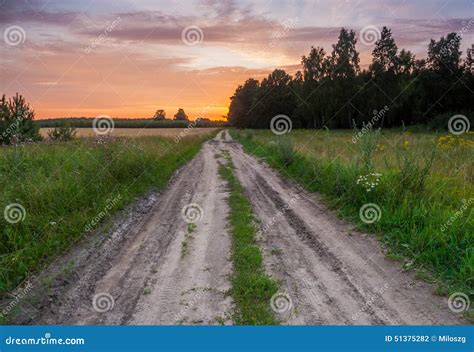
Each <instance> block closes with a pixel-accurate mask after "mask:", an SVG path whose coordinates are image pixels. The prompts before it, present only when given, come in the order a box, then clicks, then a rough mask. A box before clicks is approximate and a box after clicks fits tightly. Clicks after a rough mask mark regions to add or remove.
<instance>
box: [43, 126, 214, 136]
mask: <svg viewBox="0 0 474 352" xmlns="http://www.w3.org/2000/svg"><path fill="white" fill-rule="evenodd" d="M52 129H53V128H41V129H40V133H41V135H42V136H43V137H45V138H46V137H48V131H50V130H52ZM217 129H218V128H217V127H202V128H186V127H185V128H115V129H113V130H112V131H111V133H110V134H111V135H112V136H114V137H133V138H139V137H146V136H160V137H167V138H174V137H178V136H196V135H202V134H207V133H211V132H214V131H216V130H217ZM76 136H77V137H94V136H95V132H94V129H92V128H76Z"/></svg>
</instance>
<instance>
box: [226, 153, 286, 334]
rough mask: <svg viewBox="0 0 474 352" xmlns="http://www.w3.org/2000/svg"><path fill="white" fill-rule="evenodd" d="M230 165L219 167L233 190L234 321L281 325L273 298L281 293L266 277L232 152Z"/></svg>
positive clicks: (252, 218) (228, 160) (231, 194)
mask: <svg viewBox="0 0 474 352" xmlns="http://www.w3.org/2000/svg"><path fill="white" fill-rule="evenodd" d="M224 157H225V158H226V160H227V164H226V165H224V164H221V165H220V166H219V173H220V175H221V176H222V177H223V178H224V179H225V180H226V181H227V184H228V187H229V189H230V196H229V205H230V228H231V233H232V239H233V240H232V260H233V264H234V273H233V276H232V289H231V294H232V296H233V298H234V301H235V304H236V307H237V311H236V313H235V317H234V322H235V323H236V324H244V325H266V324H277V321H276V320H275V318H274V316H273V314H272V311H271V309H270V299H271V297H272V295H274V294H275V293H276V292H277V291H278V285H277V283H276V282H275V281H274V280H273V279H271V278H270V277H269V276H267V275H266V274H265V271H264V268H263V258H262V253H261V252H260V249H259V247H258V246H257V243H256V239H255V236H256V229H255V225H254V217H253V213H252V207H251V205H250V203H249V201H248V199H247V198H246V197H245V195H244V193H243V190H242V187H241V185H240V184H239V182H238V180H237V178H236V177H235V175H234V167H233V164H232V160H231V159H230V157H229V155H228V153H224Z"/></svg>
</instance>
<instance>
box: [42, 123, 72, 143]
mask: <svg viewBox="0 0 474 352" xmlns="http://www.w3.org/2000/svg"><path fill="white" fill-rule="evenodd" d="M48 137H49V138H50V139H52V140H53V141H62V142H67V141H72V140H73V139H74V138H76V128H75V127H71V126H67V125H66V126H61V127H55V128H53V129H52V130H49V131H48Z"/></svg>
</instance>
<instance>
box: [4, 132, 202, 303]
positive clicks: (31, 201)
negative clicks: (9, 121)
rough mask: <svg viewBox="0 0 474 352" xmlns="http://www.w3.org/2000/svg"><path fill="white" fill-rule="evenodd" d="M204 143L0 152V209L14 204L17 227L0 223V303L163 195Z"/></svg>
mask: <svg viewBox="0 0 474 352" xmlns="http://www.w3.org/2000/svg"><path fill="white" fill-rule="evenodd" d="M209 137H210V135H202V136H192V137H186V138H185V139H183V140H182V141H181V142H180V143H174V142H173V140H171V139H165V138H160V137H143V138H140V139H128V138H115V139H106V141H105V142H104V143H97V142H96V141H95V140H94V139H92V138H90V139H87V138H86V139H79V140H75V141H73V142H70V143H54V144H46V143H40V144H35V145H26V146H21V147H7V148H3V149H1V150H0V178H1V182H2V190H1V193H0V209H1V210H2V211H3V209H4V208H5V207H6V206H7V205H8V204H11V203H19V204H21V205H22V206H23V207H24V209H25V212H26V216H25V218H24V220H23V221H20V222H18V223H15V224H11V223H8V222H7V221H6V219H5V218H4V216H2V217H0V297H2V296H4V295H5V294H6V292H8V291H10V290H11V289H12V288H14V287H15V286H16V285H18V284H19V283H20V282H21V281H22V280H23V279H24V278H25V277H27V276H28V275H29V274H32V273H34V272H36V271H38V270H39V269H40V268H41V267H42V266H43V265H44V264H46V263H48V262H50V261H51V260H52V259H53V258H55V257H56V256H57V255H58V254H60V253H62V252H64V251H65V250H66V249H67V248H68V247H69V246H70V245H72V244H73V243H74V242H76V241H77V240H78V239H80V238H81V237H82V236H83V234H84V233H86V232H87V230H92V229H94V228H95V227H97V226H98V225H99V224H100V223H101V222H102V221H104V220H105V219H106V218H108V217H109V216H110V215H111V214H113V213H114V212H116V211H117V210H119V209H122V208H123V207H124V206H125V205H126V204H128V203H130V202H131V201H133V200H134V199H135V198H136V197H137V196H140V195H142V194H143V193H145V192H147V191H148V190H150V188H156V189H160V188H163V187H164V186H165V185H166V183H167V181H168V180H169V178H170V177H171V175H172V174H173V172H174V171H175V170H176V169H177V168H179V167H180V166H182V165H183V164H185V163H186V162H187V161H189V160H190V159H192V158H193V157H194V155H195V154H196V153H197V152H198V151H199V149H200V147H201V144H202V143H203V142H204V141H205V140H206V139H207V138H209Z"/></svg>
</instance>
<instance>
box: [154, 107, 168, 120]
mask: <svg viewBox="0 0 474 352" xmlns="http://www.w3.org/2000/svg"><path fill="white" fill-rule="evenodd" d="M153 119H155V120H157V121H161V120H166V112H165V110H163V109H159V110H156V112H155V116H153Z"/></svg>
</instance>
